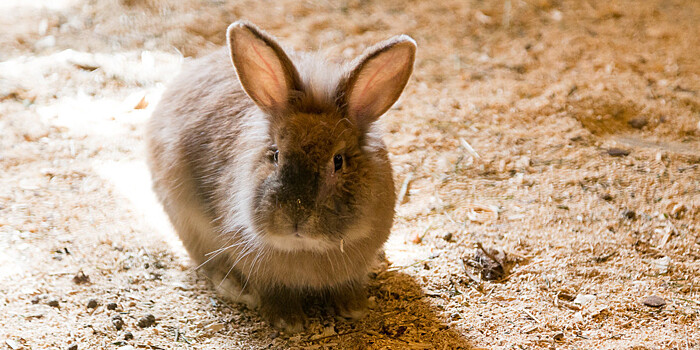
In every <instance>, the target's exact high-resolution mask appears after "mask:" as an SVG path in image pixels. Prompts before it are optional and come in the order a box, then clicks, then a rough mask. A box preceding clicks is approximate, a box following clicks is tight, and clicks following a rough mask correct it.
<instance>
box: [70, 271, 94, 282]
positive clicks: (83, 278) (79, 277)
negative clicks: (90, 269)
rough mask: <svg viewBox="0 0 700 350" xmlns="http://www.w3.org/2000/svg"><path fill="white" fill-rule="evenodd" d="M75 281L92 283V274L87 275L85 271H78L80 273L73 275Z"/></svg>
mask: <svg viewBox="0 0 700 350" xmlns="http://www.w3.org/2000/svg"><path fill="white" fill-rule="evenodd" d="M73 283H75V284H83V283H90V276H88V275H86V274H85V273H84V272H83V271H78V273H76V274H75V276H73Z"/></svg>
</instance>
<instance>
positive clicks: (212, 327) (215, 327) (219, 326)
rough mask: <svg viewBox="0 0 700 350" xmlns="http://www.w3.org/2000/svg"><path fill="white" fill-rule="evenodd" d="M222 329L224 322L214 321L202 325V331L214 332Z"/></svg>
mask: <svg viewBox="0 0 700 350" xmlns="http://www.w3.org/2000/svg"><path fill="white" fill-rule="evenodd" d="M222 329H224V324H223V323H219V322H214V323H211V324H209V325H207V326H205V327H204V331H205V332H207V333H216V332H218V331H220V330H222Z"/></svg>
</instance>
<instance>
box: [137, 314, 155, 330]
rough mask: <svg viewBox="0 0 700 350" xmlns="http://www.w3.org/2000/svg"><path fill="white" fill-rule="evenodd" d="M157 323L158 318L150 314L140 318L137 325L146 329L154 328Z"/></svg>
mask: <svg viewBox="0 0 700 350" xmlns="http://www.w3.org/2000/svg"><path fill="white" fill-rule="evenodd" d="M155 323H156V317H155V316H153V315H151V314H148V315H146V316H144V317H141V318H139V322H138V323H137V324H136V325H137V326H139V327H141V328H146V327H150V326H152V325H153V324H155Z"/></svg>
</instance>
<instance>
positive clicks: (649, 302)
mask: <svg viewBox="0 0 700 350" xmlns="http://www.w3.org/2000/svg"><path fill="white" fill-rule="evenodd" d="M643 303H644V305H646V306H650V307H662V306H664V305H666V300H664V298H662V297H660V296H657V295H650V296H648V297H646V298H644V301H643Z"/></svg>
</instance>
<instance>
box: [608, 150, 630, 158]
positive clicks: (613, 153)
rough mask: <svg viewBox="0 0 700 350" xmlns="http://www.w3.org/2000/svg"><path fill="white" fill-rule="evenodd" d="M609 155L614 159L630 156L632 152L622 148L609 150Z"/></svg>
mask: <svg viewBox="0 0 700 350" xmlns="http://www.w3.org/2000/svg"><path fill="white" fill-rule="evenodd" d="M608 154H609V155H611V156H613V157H624V156H628V155H629V154H630V151H628V150H626V149H622V148H608Z"/></svg>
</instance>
